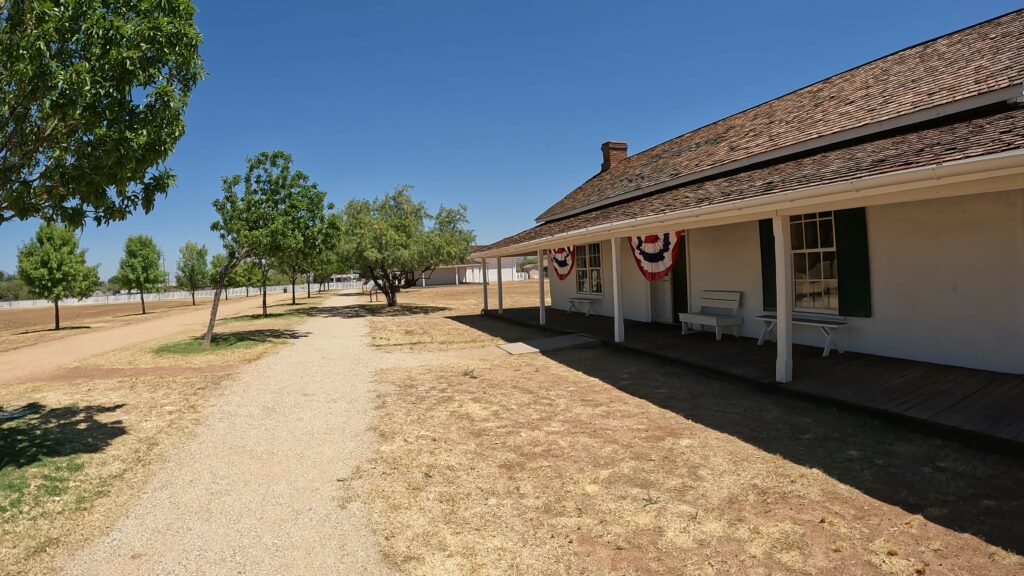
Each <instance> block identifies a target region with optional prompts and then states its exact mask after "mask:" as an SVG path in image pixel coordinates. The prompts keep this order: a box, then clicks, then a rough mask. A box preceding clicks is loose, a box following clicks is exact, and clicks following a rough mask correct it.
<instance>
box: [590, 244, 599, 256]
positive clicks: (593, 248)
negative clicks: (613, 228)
mask: <svg viewBox="0 0 1024 576" xmlns="http://www.w3.org/2000/svg"><path fill="white" fill-rule="evenodd" d="M590 253H591V254H600V253H601V245H600V244H591V245H590Z"/></svg>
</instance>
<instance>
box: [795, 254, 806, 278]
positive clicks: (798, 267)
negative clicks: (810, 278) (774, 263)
mask: <svg viewBox="0 0 1024 576" xmlns="http://www.w3.org/2000/svg"><path fill="white" fill-rule="evenodd" d="M793 278H794V279H796V280H803V279H805V278H807V254H804V253H803V252H801V253H799V254H793Z"/></svg>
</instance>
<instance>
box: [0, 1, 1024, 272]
mask: <svg viewBox="0 0 1024 576" xmlns="http://www.w3.org/2000/svg"><path fill="white" fill-rule="evenodd" d="M196 4H197V7H198V10H199V16H198V24H199V28H200V30H201V32H202V33H203V36H204V40H205V41H204V45H203V48H202V54H203V58H204V59H205V62H206V67H207V68H208V70H209V76H208V77H207V78H206V79H205V80H204V81H203V82H202V83H201V84H200V85H199V87H198V88H197V89H196V91H195V93H194V96H193V98H192V102H191V104H190V106H189V108H188V114H187V121H188V131H187V133H186V135H185V137H184V138H183V139H182V141H181V142H180V143H179V145H178V148H177V151H176V153H175V154H174V156H173V157H172V158H171V159H170V162H169V164H170V166H171V167H173V168H174V170H175V171H176V173H177V175H178V184H177V187H176V188H174V189H173V190H172V191H171V193H170V195H169V196H168V197H167V198H165V199H163V200H161V201H159V202H158V203H157V206H156V209H155V210H154V211H153V212H152V213H151V214H149V215H142V214H141V213H140V214H138V215H135V216H133V217H132V218H130V219H129V220H127V221H126V222H121V223H115V224H112V225H110V226H107V227H103V228H98V229H97V228H93V227H91V228H88V229H86V230H85V231H84V232H83V234H82V241H83V244H84V245H85V246H86V247H87V248H88V249H89V260H90V262H92V263H96V262H100V263H102V269H101V275H102V277H103V278H107V277H108V276H110V275H111V274H113V273H114V272H115V271H116V268H117V262H118V260H119V258H120V254H121V247H122V245H123V243H124V239H125V238H126V237H127V236H128V235H129V234H136V233H145V234H150V235H152V236H154V237H155V238H156V240H157V242H158V244H159V245H160V246H161V248H162V249H163V250H164V253H165V254H166V255H167V266H168V269H171V268H172V267H173V265H174V262H175V261H176V255H177V250H178V247H179V246H180V245H181V244H182V243H184V242H185V241H186V240H196V241H199V242H202V243H205V244H206V245H207V246H209V247H210V248H211V253H212V252H215V251H217V250H218V249H219V242H218V239H217V238H216V236H215V235H214V234H213V233H211V232H210V231H209V224H210V222H211V221H212V220H213V218H214V213H213V210H212V208H211V207H210V201H211V200H213V199H214V198H215V197H217V196H218V195H219V192H220V188H219V183H220V177H221V176H223V175H226V174H231V173H235V172H240V171H241V170H242V169H243V158H244V157H245V156H246V155H250V154H253V153H255V152H258V151H260V150H272V149H282V150H285V151H288V152H290V153H292V154H293V155H294V156H295V162H296V166H297V167H298V168H300V169H302V170H304V171H306V172H307V173H309V174H310V175H311V176H312V177H313V179H315V180H316V181H318V182H319V183H320V184H321V185H322V186H323V187H324V189H326V190H327V191H328V192H329V195H330V199H331V200H332V201H333V202H334V203H335V204H337V205H339V206H340V205H342V204H344V203H345V202H346V201H347V200H348V199H350V198H353V197H373V196H379V195H381V194H382V193H384V192H386V191H388V190H390V189H391V188H393V187H394V186H396V185H398V184H402V183H410V184H413V185H415V186H416V190H415V192H414V193H415V195H416V196H417V197H418V198H420V199H422V200H424V201H426V202H427V204H428V205H429V206H431V207H432V208H435V207H436V206H437V205H438V204H441V203H444V204H446V205H453V204H458V203H460V202H461V203H464V204H466V205H467V206H468V207H469V215H470V220H471V224H472V226H473V228H474V229H475V230H476V232H477V238H478V240H479V241H480V242H482V243H487V242H491V241H494V240H498V239H500V238H503V237H505V236H507V235H510V234H513V233H515V232H518V231H520V230H522V229H524V228H527V227H529V226H531V225H532V224H533V219H534V217H536V216H537V215H538V214H540V213H541V212H542V211H543V210H544V209H545V208H547V207H548V206H549V205H551V204H552V203H554V202H555V201H556V200H557V199H558V198H560V197H561V196H563V195H564V194H566V193H567V192H569V191H570V190H571V189H573V188H574V187H576V186H577V185H579V184H580V183H581V182H582V181H583V180H585V179H587V178H589V177H590V176H592V175H593V174H594V173H595V172H596V171H597V170H598V168H599V165H600V160H601V153H600V149H599V146H600V144H601V142H604V141H606V140H624V141H626V142H628V143H629V146H630V152H631V153H636V152H639V151H641V150H643V149H645V148H649V147H651V146H653V145H655V144H658V143H660V142H663V141H665V140H668V139H670V138H672V137H675V136H677V135H679V134H682V133H684V132H686V131H689V130H691V129H693V128H696V127H699V126H702V125H704V124H707V123H708V122H712V121H714V120H717V119H719V118H721V117H723V116H726V115H728V114H731V113H733V112H737V111H739V110H742V109H744V108H748V107H750V106H753V105H756V104H758V103H760V102H763V101H765V100H768V99H771V98H773V97H776V96H778V95H781V94H783V93H785V92H788V91H790V90H793V89H796V88H799V87H801V86H804V85H806V84H809V83H812V82H815V81H817V80H820V79H822V78H824V77H826V76H829V75H831V74H834V73H836V72H841V71H843V70H845V69H848V68H850V67H853V66H856V65H858V64H862V63H864V62H866V61H868V60H871V59H874V58H877V57H879V56H883V55H885V54H887V53H889V52H892V51H894V50H898V49H900V48H903V47H906V46H908V45H911V44H914V43H917V42H920V41H923V40H927V39H929V38H932V37H934V36H938V35H940V34H944V33H947V32H951V31H953V30H956V29H959V28H962V27H964V26H968V25H971V24H974V23H976V22H980V21H982V20H985V19H988V18H991V17H994V16H997V15H1000V14H1003V13H1005V12H1009V11H1011V10H1014V9H1016V8H1019V7H1020V2H1012V1H997V0H987V1H983V0H972V1H971V2H965V1H963V0H941V1H936V0H930V1H925V0H920V1H906V2H893V1H891V0H889V1H877V0H872V1H865V0H858V1H857V2H846V3H843V4H839V3H836V2H820V1H801V2H781V1H780V2H763V1H756V2H754V1H751V2H714V3H712V2H704V3H700V4H698V3H696V2H674V1H657V2H656V1H643V0H634V1H626V0H618V1H615V2H605V1H586V2H582V1H581V2H576V3H571V2H539V1H533V0H530V1H526V0H515V1H506V2H479V1H468V0H467V1H460V2H447V1H436V2H415V1H412V0H408V1H403V2H398V1H393V0H375V1H373V2H333V1H327V0H321V1H319V2H313V1H308V0H293V1H291V2H280V1H273V2H271V1H269V0H248V1H245V2H241V1H236V2H227V1H224V0H198V1H197V2H196ZM37 224H38V223H36V222H23V223H12V224H4V225H3V226H0V270H6V271H13V270H14V268H15V267H16V258H15V254H16V250H17V246H18V245H20V244H21V243H22V242H24V241H25V240H26V239H27V238H28V237H29V236H30V235H31V234H32V232H33V231H34V230H35V228H36V226H37Z"/></svg>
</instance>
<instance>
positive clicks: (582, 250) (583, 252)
mask: <svg viewBox="0 0 1024 576" xmlns="http://www.w3.org/2000/svg"><path fill="white" fill-rule="evenodd" d="M576 261H577V262H583V263H584V264H585V263H586V262H587V247H586V246H577V247H576Z"/></svg>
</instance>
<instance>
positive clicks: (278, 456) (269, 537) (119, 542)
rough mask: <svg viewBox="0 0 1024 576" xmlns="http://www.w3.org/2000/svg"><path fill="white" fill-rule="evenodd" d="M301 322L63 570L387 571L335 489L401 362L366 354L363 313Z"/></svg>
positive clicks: (363, 447) (368, 441) (356, 512)
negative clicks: (379, 380)
mask: <svg viewBox="0 0 1024 576" xmlns="http://www.w3.org/2000/svg"><path fill="white" fill-rule="evenodd" d="M341 300H342V299H339V298H336V299H333V300H332V301H329V302H327V303H326V304H327V305H338V304H343V303H344V302H342V301H341ZM301 329H302V330H303V331H307V332H309V333H310V336H309V337H307V338H303V339H301V340H298V341H296V342H294V343H292V344H291V345H289V346H286V347H284V348H283V350H281V351H280V352H278V353H275V354H271V355H269V356H266V357H264V358H263V359H261V360H259V361H257V362H255V363H253V364H252V365H251V366H249V367H247V368H245V369H244V370H242V371H241V372H240V373H238V374H237V375H235V376H234V377H233V378H232V379H231V381H230V382H228V383H226V385H225V386H224V387H223V389H222V391H221V392H220V393H219V394H218V395H217V396H216V397H215V398H214V399H213V401H212V402H211V404H210V406H209V408H208V412H207V413H206V415H205V420H204V424H203V425H202V426H201V427H200V429H199V430H198V431H197V432H196V434H195V436H193V437H192V438H191V439H189V440H188V441H187V442H186V444H185V445H183V446H181V447H180V449H178V450H176V451H175V452H174V454H172V455H171V456H170V457H169V458H168V460H167V461H165V462H163V463H161V464H160V465H159V466H160V468H159V469H158V470H157V471H156V472H155V474H154V477H153V479H152V481H151V482H149V483H148V484H147V486H146V487H145V488H143V490H142V492H141V494H140V495H139V497H138V499H137V500H136V501H135V502H134V503H133V505H132V506H131V508H129V509H128V510H127V511H125V514H124V515H123V516H122V517H121V519H120V520H119V521H118V522H117V523H116V524H115V525H114V526H112V527H111V530H110V531H109V533H108V534H106V535H101V536H100V537H99V538H98V539H97V540H96V541H94V543H93V544H92V545H90V546H89V547H87V548H86V549H84V550H81V551H80V552H79V553H77V554H75V555H73V556H71V557H70V558H68V559H67V561H66V562H65V563H64V566H63V568H64V570H65V572H66V573H68V574H104V575H106V574H228V573H230V574H388V573H390V571H389V570H388V568H387V566H385V564H384V562H383V561H382V559H381V557H380V555H379V553H378V551H377V549H376V546H375V544H374V540H373V536H372V534H371V533H370V531H369V529H368V528H367V522H366V512H365V510H364V509H363V508H362V507H361V506H360V505H359V503H353V504H350V505H348V506H342V505H341V503H340V502H339V490H340V486H341V483H340V481H341V480H342V479H344V478H345V477H346V476H347V475H348V474H350V473H351V471H352V470H353V467H354V466H356V465H357V464H358V463H359V462H360V461H362V460H363V459H364V458H365V457H366V456H367V455H368V454H369V453H370V452H371V451H372V449H373V442H374V436H373V433H372V431H371V430H370V429H369V423H370V417H371V413H372V410H373V404H374V396H373V390H372V385H371V377H372V373H373V371H374V370H375V368H377V367H378V366H375V365H374V364H375V363H382V362H391V361H394V360H397V359H392V360H389V359H387V358H382V357H384V356H386V355H381V354H375V353H374V352H372V351H371V350H370V348H369V346H368V335H367V327H366V320H365V319H362V318H353V319H347V318H346V319H343V318H337V317H326V318H319V317H318V318H311V319H310V320H309V321H307V322H306V323H304V324H303V326H302V327H301ZM399 362H401V360H399Z"/></svg>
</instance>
